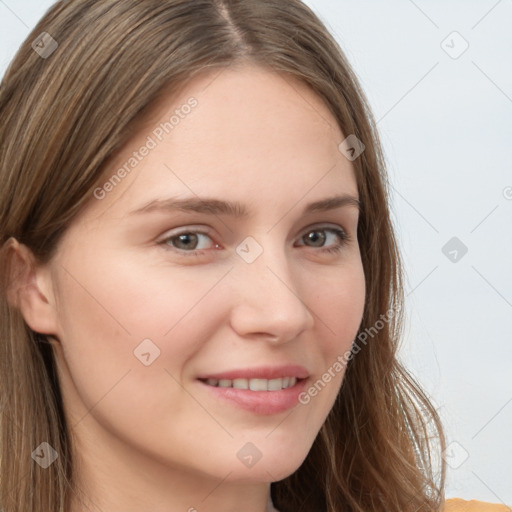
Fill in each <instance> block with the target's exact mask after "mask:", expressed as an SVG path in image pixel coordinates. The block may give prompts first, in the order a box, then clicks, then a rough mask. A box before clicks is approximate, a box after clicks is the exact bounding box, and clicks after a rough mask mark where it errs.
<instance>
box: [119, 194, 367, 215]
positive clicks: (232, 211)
mask: <svg viewBox="0 0 512 512" xmlns="http://www.w3.org/2000/svg"><path fill="white" fill-rule="evenodd" d="M347 206H350V207H354V208H357V210H358V211H361V203H360V201H359V199H357V198H356V197H354V196H351V195H348V194H344V195H340V196H332V197H327V198H325V199H321V200H319V201H315V202H313V203H310V204H308V205H307V206H306V207H305V208H304V210H303V212H302V213H303V215H306V214H308V213H315V212H325V211H328V210H335V209H337V208H342V207H347ZM154 211H164V212H165V211H171V212H173V211H182V212H196V213H207V214H212V215H227V216H230V217H234V218H237V219H242V218H247V217H249V216H250V212H249V210H248V209H247V208H246V206H245V205H243V204H242V203H239V202H237V201H234V202H233V201H224V200H221V199H215V198H211V197H204V198H200V197H191V198H185V199H177V198H168V199H154V200H152V201H150V202H149V203H147V204H145V205H144V206H141V207H140V208H137V209H135V210H133V211H131V212H130V213H129V215H136V214H141V213H149V212H154Z"/></svg>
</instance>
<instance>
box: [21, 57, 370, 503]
mask: <svg viewBox="0 0 512 512" xmlns="http://www.w3.org/2000/svg"><path fill="white" fill-rule="evenodd" d="M191 96H193V97H194V98H196V99H197V101H198V105H197V106H196V107H195V108H194V109H192V112H191V113H190V114H189V115H188V116H186V117H184V118H183V119H180V123H179V125H178V126H176V127H175V128H174V130H173V131H172V133H171V134H170V135H166V136H165V138H164V139H163V140H162V141H161V142H159V143H158V145H157V147H156V148H154V149H152V150H151V151H150V153H149V154H148V155H147V156H146V157H145V158H144V159H143V160H142V161H141V162H140V163H139V164H138V165H137V167H136V168H135V169H134V170H133V171H131V172H130V173H129V174H128V175H127V176H126V177H124V179H123V180H122V182H121V183H119V184H117V186H116V187H115V188H114V189H113V190H112V191H111V192H109V193H108V194H106V196H105V197H104V198H103V199H101V200H98V199H95V198H93V199H92V200H91V202H90V204H89V205H88V206H87V208H86V209H85V210H84V211H83V212H82V213H81V214H80V216H79V217H78V218H76V219H75V220H74V221H73V223H72V224H71V226H70V227H69V229H68V230H67V231H66V233H65V234H64V237H63V238H62V240H61V242H60V244H59V248H58V251H57V253H56V255H55V257H54V258H53V259H52V260H51V261H50V262H49V263H48V264H47V265H37V263H36V262H35V261H34V259H33V258H32V257H31V255H30V253H29V252H28V251H27V249H26V248H25V247H24V246H21V245H17V246H16V254H17V257H18V261H20V262H23V263H20V264H26V265H27V266H29V265H32V266H31V267H30V268H31V273H30V274H29V277H27V281H26V282H25V283H24V286H23V287H22V289H20V291H19V295H18V301H17V305H18V306H19V307H20V309H21V311H22V313H23V315H24V318H25V320H26V321H27V323H28V324H29V326H30V327H31V328H32V329H33V330H35V331H37V332H41V333H45V334H48V335H49V336H50V339H51V340H52V341H51V342H52V344H53V346H54V349H55V352H56V357H57V365H58V374H59V379H60V384H61V388H62V393H63V400H64V406H65V413H66V417H67V421H68V423H69V425H70V428H71V430H72V433H73V442H74V444H73V450H74V453H75V458H76V461H77V482H78V485H79V487H80V489H81V490H82V491H83V494H82V495H81V498H82V499H83V500H84V502H85V503H80V502H79V501H78V500H74V503H73V512H82V511H85V510H94V511H97V510H102V511H105V510H109V511H110V512H121V511H122V512H135V511H137V512H140V511H141V510H151V511H152V512H164V511H165V512H169V511H183V512H186V511H193V510H197V511H199V512H214V511H220V510H222V511H224V512H235V511H240V510H244V511H246V512H264V511H265V510H266V503H267V499H268V495H269V484H270V482H273V481H278V480H281V479H283V478H285V477H287V476H288V475H290V474H292V473H293V472H294V471H296V470H297V469H298V468H299V466H300V465H301V463H302V462H303V461H304V459H305V458H306V456H307V454H308V452H309V450H310V448H311V446H312V444H313V441H314V439H315V437H316V436H317V434H318V432H319V430H320V428H321V426H322V424H323V423H324V421H325V419H326V417H327V415H328V413H329V411H330V410H331V408H332V405H333V403H334V400H335V397H336V395H337V393H338V391H339V389H340V386H341V383H342V379H343V374H344V372H338V373H336V376H335V378H333V379H332V380H331V381H330V382H329V384H328V385H326V386H325V388H324V389H323V390H322V391H321V392H320V393H318V395H317V396H316V397H314V398H312V399H311V401H310V402H309V403H308V404H307V405H302V404H297V406H296V407H294V408H293V409H290V410H288V411H285V412H283V413H279V414H274V415H260V414H256V413H253V412H250V411H246V410H243V409H239V408H237V407H235V406H232V405H228V404H226V403H225V402H221V401H216V400H215V399H214V398H213V397H212V396H211V395H210V393H208V392H207V390H205V389H203V388H202V386H201V385H200V384H199V383H198V382H197V381H196V378H197V376H198V375H199V374H201V373H205V372H211V373H213V372H219V371H223V370H229V369H233V368H240V367H242V368H247V367H251V366H255V365H267V364H268V365H278V364H285V363H295V364H302V365H303V366H305V367H306V368H307V369H308V371H309V373H310V374H311V377H310V382H311V383H314V382H315V381H317V380H318V379H319V378H320V376H321V375H322V374H323V373H324V372H325V371H327V369H328V368H330V367H332V365H333V364H334V362H335V361H336V359H337V357H338V356H339V355H341V354H343V353H345V352H346V351H347V350H349V349H350V347H351V345H352V343H353V341H354V338H355V336H356V335H357V330H358V327H359V325H360V322H361V318H362V313H363V306H364V300H365V291H364V289H365V288H364V284H365V281H364V273H363V268H362V263H361V257H360V252H359V246H358V242H357V222H358V210H357V208H355V207H354V206H344V207H341V208H338V209H335V210H331V211H326V212H316V213H313V214H308V215H303V214H302V210H303V208H304V207H305V205H306V204H308V203H310V202H313V201H316V200H319V199H324V198H327V197H330V196H332V195H333V194H350V195H352V196H354V197H356V198H357V197H358V193H357V183H356V178H355V174H354V169H353V166H352V164H351V162H350V161H349V160H347V159H346V158H345V157H344V156H343V155H342V154H341V153H340V151H339V150H338V145H339V144H340V142H341V141H343V139H344V138H345V135H343V134H342V133H341V131H340V129H339V127H338V126H337V124H336V121H335V119H334V117H333V116H332V115H331V114H330V112H329V110H328V109H327V107H326V106H325V105H324V104H323V102H322V101H321V99H320V98H319V97H317V96H316V95H315V94H314V93H313V92H312V91H311V90H309V89H308V88H307V87H306V86H305V85H304V84H302V83H300V82H298V81H295V80H293V79H291V78H290V77H287V76H284V75H281V74H276V73H273V72H270V71H268V70H264V69H262V68H259V67H256V66H254V65H249V64H244V65H238V66H231V67H230V68H227V69H225V70H223V71H222V72H220V73H219V71H218V70H217V71H216V72H212V71H208V72H205V73H203V74H202V75H198V76H196V77H195V78H194V79H193V80H192V81H191V82H189V83H188V84H187V85H186V87H185V88H184V89H182V90H181V91H180V92H179V94H177V95H175V96H171V95H166V96H165V97H164V98H162V99H161V100H159V102H158V103H157V104H156V105H155V108H154V109H153V110H152V111H151V115H150V116H149V117H148V118H147V119H146V121H145V123H143V124H142V125H141V127H140V130H139V131H138V132H137V133H136V135H135V136H134V137H133V138H132V139H131V140H130V142H129V143H128V144H127V145H126V146H125V147H124V148H122V150H121V152H120V153H119V154H118V155H116V156H115V158H114V159H113V160H112V162H110V165H109V169H108V171H107V172H106V173H105V176H106V179H108V177H110V176H112V174H113V173H114V172H115V170H116V169H118V168H119V166H121V165H122V164H123V162H126V160H127V159H128V158H129V157H130V156H131V155H132V153H133V151H135V150H137V149H138V148H140V147H141V146H142V145H143V144H144V143H145V141H146V140H147V137H148V135H151V132H152V130H153V129H154V127H155V125H158V124H159V123H160V122H162V121H164V120H168V119H169V117H170V114H172V111H174V110H175V109H176V108H177V107H179V106H180V105H183V104H184V103H186V101H187V99H188V98H190V97H191ZM196 195H197V196H199V197H205V196H209V197H216V198H220V199H223V200H232V201H239V202H240V203H243V204H244V205H245V206H246V207H247V208H248V209H249V210H250V212H251V213H252V215H251V216H250V217H248V218H244V219H235V218H231V217H229V216H225V215H211V214H208V213H186V212H169V211H155V212H151V213H145V214H141V215H129V212H131V211H132V210H135V209H137V208H139V207H141V206H142V205H144V204H145V203H147V202H148V201H150V200H152V199H156V198H167V197H171V196H180V198H183V197H195V196H196ZM336 227H338V228H341V229H343V230H344V231H345V232H346V233H347V235H348V236H349V237H350V240H349V241H347V242H346V243H345V245H343V246H342V249H341V250H340V251H339V252H338V253H332V254H331V253H327V252H325V250H324V249H325V248H326V247H327V248H328V247H333V246H336V245H339V244H340V243H341V241H340V240H339V239H338V237H337V236H336V234H334V233H331V232H330V231H329V230H328V228H336ZM192 228H195V229H196V230H200V231H202V232H205V233H206V235H199V237H198V238H197V239H195V238H192V239H191V240H190V241H189V242H188V245H183V244H182V245H180V240H179V239H176V238H174V239H173V242H172V241H170V240H169V237H170V236H172V235H174V236H175V237H176V234H177V233H180V234H181V233H182V232H190V231H193V230H192ZM321 228H322V229H323V230H322V229H321ZM318 230H320V232H319V235H320V236H322V235H324V236H325V241H323V243H322V240H320V241H317V242H316V243H315V242H314V241H311V240H308V238H307V237H306V236H305V235H307V234H308V233H311V232H312V231H313V232H317V231H318ZM248 236H251V237H253V238H254V240H256V241H257V243H258V244H259V245H260V246H261V248H262V250H263V252H262V254H261V255H260V256H259V257H258V258H256V260H255V261H253V262H252V263H247V262H246V261H245V260H244V259H243V258H242V257H240V256H239V255H238V254H237V252H236V248H237V247H238V246H239V244H240V243H241V242H242V241H243V240H244V239H245V238H246V237H248ZM166 237H167V239H168V240H167V244H165V243H160V242H162V240H164V239H165V238H166ZM172 243H174V247H173V245H172ZM216 244H217V245H216ZM187 247H191V248H192V249H190V248H189V249H187ZM191 250H192V252H193V251H194V250H195V252H196V253H200V255H199V256H197V257H194V256H188V257H187V256H186V255H184V253H186V251H189V253H190V251H191ZM148 338H149V339H151V340H152V342H153V343H154V344H155V345H156V346H157V347H158V348H159V350H160V356H159V357H158V358H156V359H155V360H154V361H153V362H152V363H151V364H150V365H149V366H145V365H144V364H142V363H141V361H140V360H139V359H138V358H137V357H135V356H134V350H135V349H136V348H137V347H138V346H139V344H140V343H141V341H142V340H144V339H148ZM247 442H251V443H252V444H254V445H255V446H256V447H257V448H258V449H259V451H260V452H261V453H262V457H261V459H260V460H259V461H258V462H257V463H256V464H255V465H254V466H252V467H246V466H245V465H244V464H242V463H241V461H240V460H239V458H238V457H237V452H238V451H239V450H240V449H241V448H242V447H243V446H244V445H245V444H246V443H247Z"/></svg>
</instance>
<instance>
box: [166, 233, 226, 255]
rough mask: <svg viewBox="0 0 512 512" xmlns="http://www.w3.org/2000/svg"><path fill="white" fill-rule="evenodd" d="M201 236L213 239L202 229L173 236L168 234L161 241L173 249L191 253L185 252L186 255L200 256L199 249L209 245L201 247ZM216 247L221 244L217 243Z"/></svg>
mask: <svg viewBox="0 0 512 512" xmlns="http://www.w3.org/2000/svg"><path fill="white" fill-rule="evenodd" d="M201 237H205V238H209V239H210V240H212V239H211V238H210V236H209V235H208V234H207V233H203V232H202V231H194V230H188V231H182V232H181V233H177V234H175V235H172V236H168V237H167V238H165V239H164V240H162V241H161V242H160V243H161V244H163V245H166V246H170V247H171V249H176V250H179V251H180V252H183V253H190V254H184V255H185V256H199V253H198V251H202V250H205V249H207V247H199V246H200V245H201ZM212 242H213V240H212ZM215 247H216V248H218V247H219V245H218V244H215Z"/></svg>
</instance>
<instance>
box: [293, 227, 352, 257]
mask: <svg viewBox="0 0 512 512" xmlns="http://www.w3.org/2000/svg"><path fill="white" fill-rule="evenodd" d="M324 233H329V234H330V235H331V236H334V238H337V239H338V243H337V244H335V245H332V246H328V247H325V248H324V247H323V245H324V243H325V241H326V240H327V238H328V237H327V236H326V235H325V234H324ZM301 240H307V241H308V242H312V243H313V244H316V245H313V247H320V248H321V250H322V252H329V253H336V252H339V251H341V250H342V249H343V248H344V247H345V245H347V243H348V242H350V240H351V239H350V237H349V235H348V234H347V233H346V232H345V231H344V230H342V229H340V228H332V227H327V226H321V227H318V228H314V229H312V230H310V231H308V232H307V233H306V234H305V235H304V236H303V237H302V238H301ZM309 247H311V246H309Z"/></svg>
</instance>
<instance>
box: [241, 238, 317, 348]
mask: <svg viewBox="0 0 512 512" xmlns="http://www.w3.org/2000/svg"><path fill="white" fill-rule="evenodd" d="M248 238H249V240H246V243H247V245H244V243H242V244H240V246H239V249H238V251H237V252H239V255H241V256H240V259H239V261H238V262H237V264H236V267H237V268H236V272H235V274H234V279H235V280H236V284H235V286H236V290H237V292H236V295H237V301H236V303H237V306H236V308H235V310H234V312H233V315H232V324H233V327H234V328H235V329H236V330H237V331H238V332H239V334H240V335H242V334H250V333H265V334H267V335H272V336H274V337H276V338H279V339H283V340H286V339H291V338H294V337H296V336H298V335H299V334H300V332H302V331H303V330H305V329H307V328H309V327H311V325H312V323H313V317H312V314H311V312H310V311H309V309H308V307H307V305H306V303H305V301H304V298H303V297H302V296H301V290H300V287H298V286H297V276H296V274H294V269H293V262H292V261H291V260H290V258H289V256H288V255H287V254H286V251H285V247H284V244H283V243H279V242H277V241H276V240H278V239H279V237H278V236H275V234H274V236H273V235H272V234H268V235H267V236H264V237H263V236H262V237H259V239H260V240H261V242H260V243H258V242H256V241H255V240H254V239H252V240H251V239H250V238H251V237H248ZM244 250H245V252H244ZM251 251H253V253H252V256H253V257H254V255H255V254H258V252H259V254H258V255H257V256H256V257H255V259H254V260H253V261H251V259H250V257H248V255H250V254H251ZM254 251H257V252H254Z"/></svg>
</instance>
